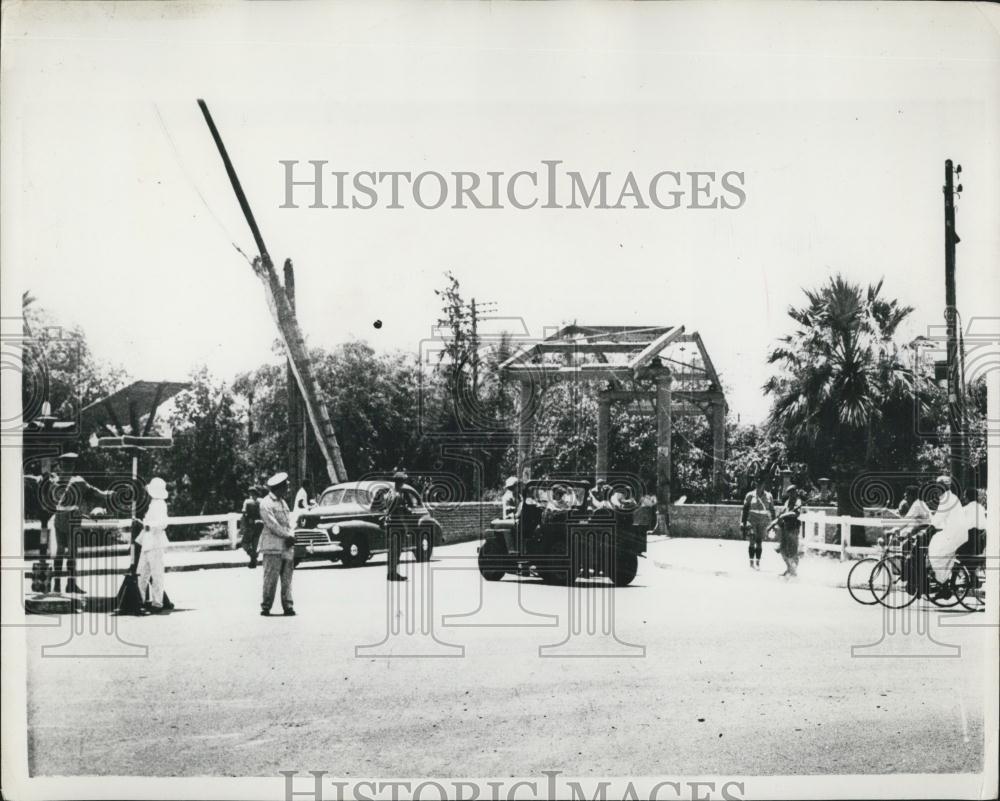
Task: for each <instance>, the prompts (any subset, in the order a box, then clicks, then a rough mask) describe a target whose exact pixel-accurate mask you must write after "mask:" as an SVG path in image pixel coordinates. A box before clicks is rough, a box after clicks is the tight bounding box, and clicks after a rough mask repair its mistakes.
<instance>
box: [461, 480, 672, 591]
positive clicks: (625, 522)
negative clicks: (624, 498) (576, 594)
mask: <svg viewBox="0 0 1000 801" xmlns="http://www.w3.org/2000/svg"><path fill="white" fill-rule="evenodd" d="M589 488H590V484H589V483H588V482H586V481H562V480H558V479H555V480H553V479H545V480H534V481H528V482H526V483H525V485H524V488H523V491H522V501H521V504H520V508H519V510H518V513H517V515H515V517H514V518H511V519H497V520H493V521H491V522H490V524H489V526H488V527H487V529H486V531H485V532H484V535H483V539H484V541H483V544H482V546H480V548H479V572H480V573H481V574H482V576H483V578H484V579H486V580H487V581H499V580H500V579H502V578H503V577H504V576H505V575H506V574H508V573H510V574H512V575H520V576H538V577H539V578H541V579H542V581H544V582H546V583H550V584H564V585H570V584H573V583H574V582H575V581H576V580H577V579H578V578H592V577H595V576H606V577H607V578H609V579H611V581H612V582H613V583H614V584H615V585H616V586H618V587H624V586H626V585H628V584H630V583H631V582H632V580H633V579H634V578H635V575H636V572H637V570H638V567H639V561H638V558H639V556H641V555H642V554H644V553H645V552H646V532H647V531H648V530H649V529H651V528H653V524H654V523H655V519H654V517H655V510H654V509H653V507H648V506H641V507H637V508H628V507H627V506H625V507H619V508H611V509H609V508H600V509H592V508H588V490H589ZM632 506H634V504H633V505H632Z"/></svg>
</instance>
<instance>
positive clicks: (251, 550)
mask: <svg viewBox="0 0 1000 801" xmlns="http://www.w3.org/2000/svg"><path fill="white" fill-rule="evenodd" d="M265 495H267V490H265V489H263V488H262V487H250V488H248V489H247V497H246V500H245V501H243V509H242V510H241V511H242V513H243V517H242V519H241V520H240V525H241V526H242V528H243V534H242V537H241V540H240V545H241V546H242V547H243V550H244V551H246V554H247V556H249V557H250V563H249V564H248V565H247V567H248V568H250V569H251V570H252V569H253V568H255V567H257V548H258V546H259V545H260V534H261V530H262V529H263V527H264V524H263V523H262V522H261V519H260V499H261V498H262V497H264V496H265Z"/></svg>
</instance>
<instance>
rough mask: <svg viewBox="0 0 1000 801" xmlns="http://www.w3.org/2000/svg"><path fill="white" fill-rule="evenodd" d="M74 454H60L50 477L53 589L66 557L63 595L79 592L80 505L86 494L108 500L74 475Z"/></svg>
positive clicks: (103, 492)
mask: <svg viewBox="0 0 1000 801" xmlns="http://www.w3.org/2000/svg"><path fill="white" fill-rule="evenodd" d="M76 459H77V454H75V453H64V454H62V455H61V456H60V457H59V464H58V467H57V468H56V472H55V473H54V474H53V475H52V476H51V477H50V482H51V489H50V490H49V491H50V492H51V498H52V500H54V501H55V504H56V510H55V515H53V517H54V520H55V535H56V557H55V565H54V567H55V572H54V575H55V580H54V581H53V589H54V590H55V591H56V592H60V590H61V581H62V580H61V575H62V567H63V557H64V556H65V557H66V592H73V593H82V592H83V589H82V588H81V587H80V586H79V585H78V584H77V583H76V544H77V539H78V538H79V533H80V528H81V524H82V522H83V505H84V501H85V500H86V497H87V496H88V495H97V496H98V497H100V498H110V497H111V493H110V492H108V491H106V490H101V489H98V488H97V487H95V486H92V485H91V484H90V483H88V482H87V480H86V479H85V478H83V477H81V476H78V475H76V474H75V471H76Z"/></svg>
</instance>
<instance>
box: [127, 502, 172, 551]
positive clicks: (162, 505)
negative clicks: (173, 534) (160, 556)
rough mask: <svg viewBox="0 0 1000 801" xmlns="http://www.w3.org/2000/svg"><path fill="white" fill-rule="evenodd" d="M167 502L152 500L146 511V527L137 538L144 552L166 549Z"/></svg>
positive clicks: (144, 520)
mask: <svg viewBox="0 0 1000 801" xmlns="http://www.w3.org/2000/svg"><path fill="white" fill-rule="evenodd" d="M167 521H168V517H167V502H166V501H162V500H152V501H150V502H149V508H148V509H147V510H146V516H145V517H144V518H143V519H142V525H143V526H144V528H143V530H142V533H140V534H139V536H138V537H136V538H135V541H136V542H137V543H138V544H139V545H141V546H142V549H143V550H144V551H155V550H157V549H162V548H166V547H167V544H168V542H169V540H168V539H167Z"/></svg>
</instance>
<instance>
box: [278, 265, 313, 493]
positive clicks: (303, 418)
mask: <svg viewBox="0 0 1000 801" xmlns="http://www.w3.org/2000/svg"><path fill="white" fill-rule="evenodd" d="M284 276H285V294H286V295H287V296H288V305H289V306H291V307H292V313H293V314H294V313H295V268H294V267H293V266H292V260H291V259H285V267H284ZM286 376H287V380H286V384H287V387H288V481H289V483H290V484H291V486H292V487H293V489H295V490H296V491H297V490H298V488H299V486H300V485H301V484H302V482H303V481H304V480H305V479H306V478H308V474H307V464H306V448H307V447H308V445H309V439H308V437H309V434H308V429H307V427H306V423H307V420H308V417H307V415H306V413H305V404H304V402H303V400H302V392H301V391H300V390H299V385H298V383H296V381H295V370H294V369H292V360H291V359H288V361H287V369H286Z"/></svg>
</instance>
